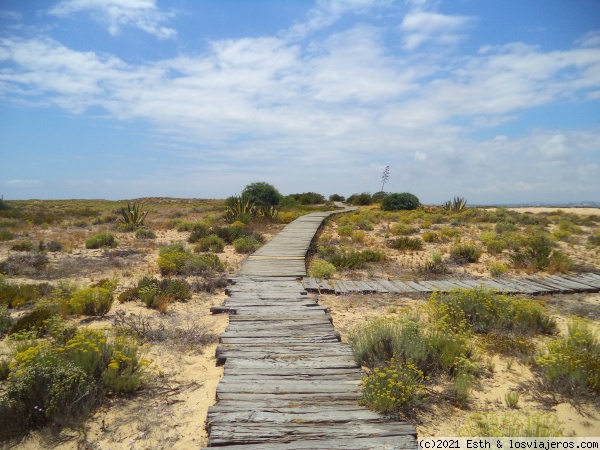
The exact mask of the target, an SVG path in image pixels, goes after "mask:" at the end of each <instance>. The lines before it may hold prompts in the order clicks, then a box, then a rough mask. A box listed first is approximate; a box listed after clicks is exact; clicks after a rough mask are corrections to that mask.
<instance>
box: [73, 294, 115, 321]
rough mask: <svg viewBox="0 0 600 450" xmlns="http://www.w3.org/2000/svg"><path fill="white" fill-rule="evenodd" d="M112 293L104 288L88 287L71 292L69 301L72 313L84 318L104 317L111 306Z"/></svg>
mask: <svg viewBox="0 0 600 450" xmlns="http://www.w3.org/2000/svg"><path fill="white" fill-rule="evenodd" d="M113 300H114V297H113V293H112V291H111V290H110V289H107V288H104V287H89V288H85V289H80V290H77V291H75V292H73V295H72V296H71V298H70V300H69V307H70V310H71V312H72V313H74V314H76V315H85V316H104V315H105V314H106V313H107V312H108V311H110V308H111V306H112V304H113Z"/></svg>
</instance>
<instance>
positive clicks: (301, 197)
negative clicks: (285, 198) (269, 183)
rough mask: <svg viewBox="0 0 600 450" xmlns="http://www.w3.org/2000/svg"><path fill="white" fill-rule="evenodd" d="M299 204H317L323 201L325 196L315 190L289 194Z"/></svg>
mask: <svg viewBox="0 0 600 450" xmlns="http://www.w3.org/2000/svg"><path fill="white" fill-rule="evenodd" d="M289 197H292V198H293V199H294V200H296V201H297V202H298V203H299V204H300V205H318V204H321V203H325V197H324V196H322V195H321V194H318V193H316V192H304V193H302V194H290V195H289Z"/></svg>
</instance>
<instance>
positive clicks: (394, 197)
mask: <svg viewBox="0 0 600 450" xmlns="http://www.w3.org/2000/svg"><path fill="white" fill-rule="evenodd" d="M419 205H420V202H419V199H418V198H417V197H416V196H415V195H413V194H411V193H409V192H401V193H396V194H389V195H387V196H385V197H384V199H383V200H382V201H381V209H382V210H383V211H398V210H413V209H417V208H418V207H419Z"/></svg>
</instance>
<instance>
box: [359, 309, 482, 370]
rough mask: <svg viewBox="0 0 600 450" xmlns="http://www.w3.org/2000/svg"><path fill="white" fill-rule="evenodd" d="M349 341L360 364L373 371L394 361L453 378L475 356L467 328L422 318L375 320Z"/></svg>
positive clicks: (360, 328)
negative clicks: (465, 361)
mask: <svg viewBox="0 0 600 450" xmlns="http://www.w3.org/2000/svg"><path fill="white" fill-rule="evenodd" d="M348 341H349V343H350V345H351V346H352V352H353V354H354V359H355V360H356V362H357V363H358V364H360V365H363V366H366V367H369V368H370V369H374V368H375V367H382V366H385V365H386V364H387V363H388V362H389V361H391V360H392V358H394V359H395V360H396V361H398V362H400V363H407V364H408V363H410V364H414V365H415V366H416V367H417V368H418V369H419V370H420V371H422V372H423V373H424V374H426V375H432V374H435V373H439V372H445V373H448V374H452V373H454V370H455V368H456V367H455V366H456V364H457V362H458V361H460V360H461V358H462V359H465V358H466V359H469V358H470V357H471V355H472V350H471V346H470V343H469V332H468V329H467V328H466V327H465V326H460V327H451V326H449V325H448V324H447V323H446V322H444V321H443V320H436V321H434V322H433V323H428V322H426V321H425V320H423V319H421V318H419V317H408V318H375V319H371V320H370V321H368V322H367V323H365V324H363V325H358V326H356V327H354V328H353V329H351V330H350V334H349V337H348Z"/></svg>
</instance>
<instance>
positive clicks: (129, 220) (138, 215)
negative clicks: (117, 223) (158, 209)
mask: <svg viewBox="0 0 600 450" xmlns="http://www.w3.org/2000/svg"><path fill="white" fill-rule="evenodd" d="M147 215H148V211H142V205H141V204H139V203H138V204H135V203H134V204H133V205H130V204H129V203H127V209H125V208H121V216H122V217H121V222H122V223H125V224H127V225H131V226H132V227H136V228H138V227H141V226H143V225H144V219H145V218H146V216H147Z"/></svg>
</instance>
